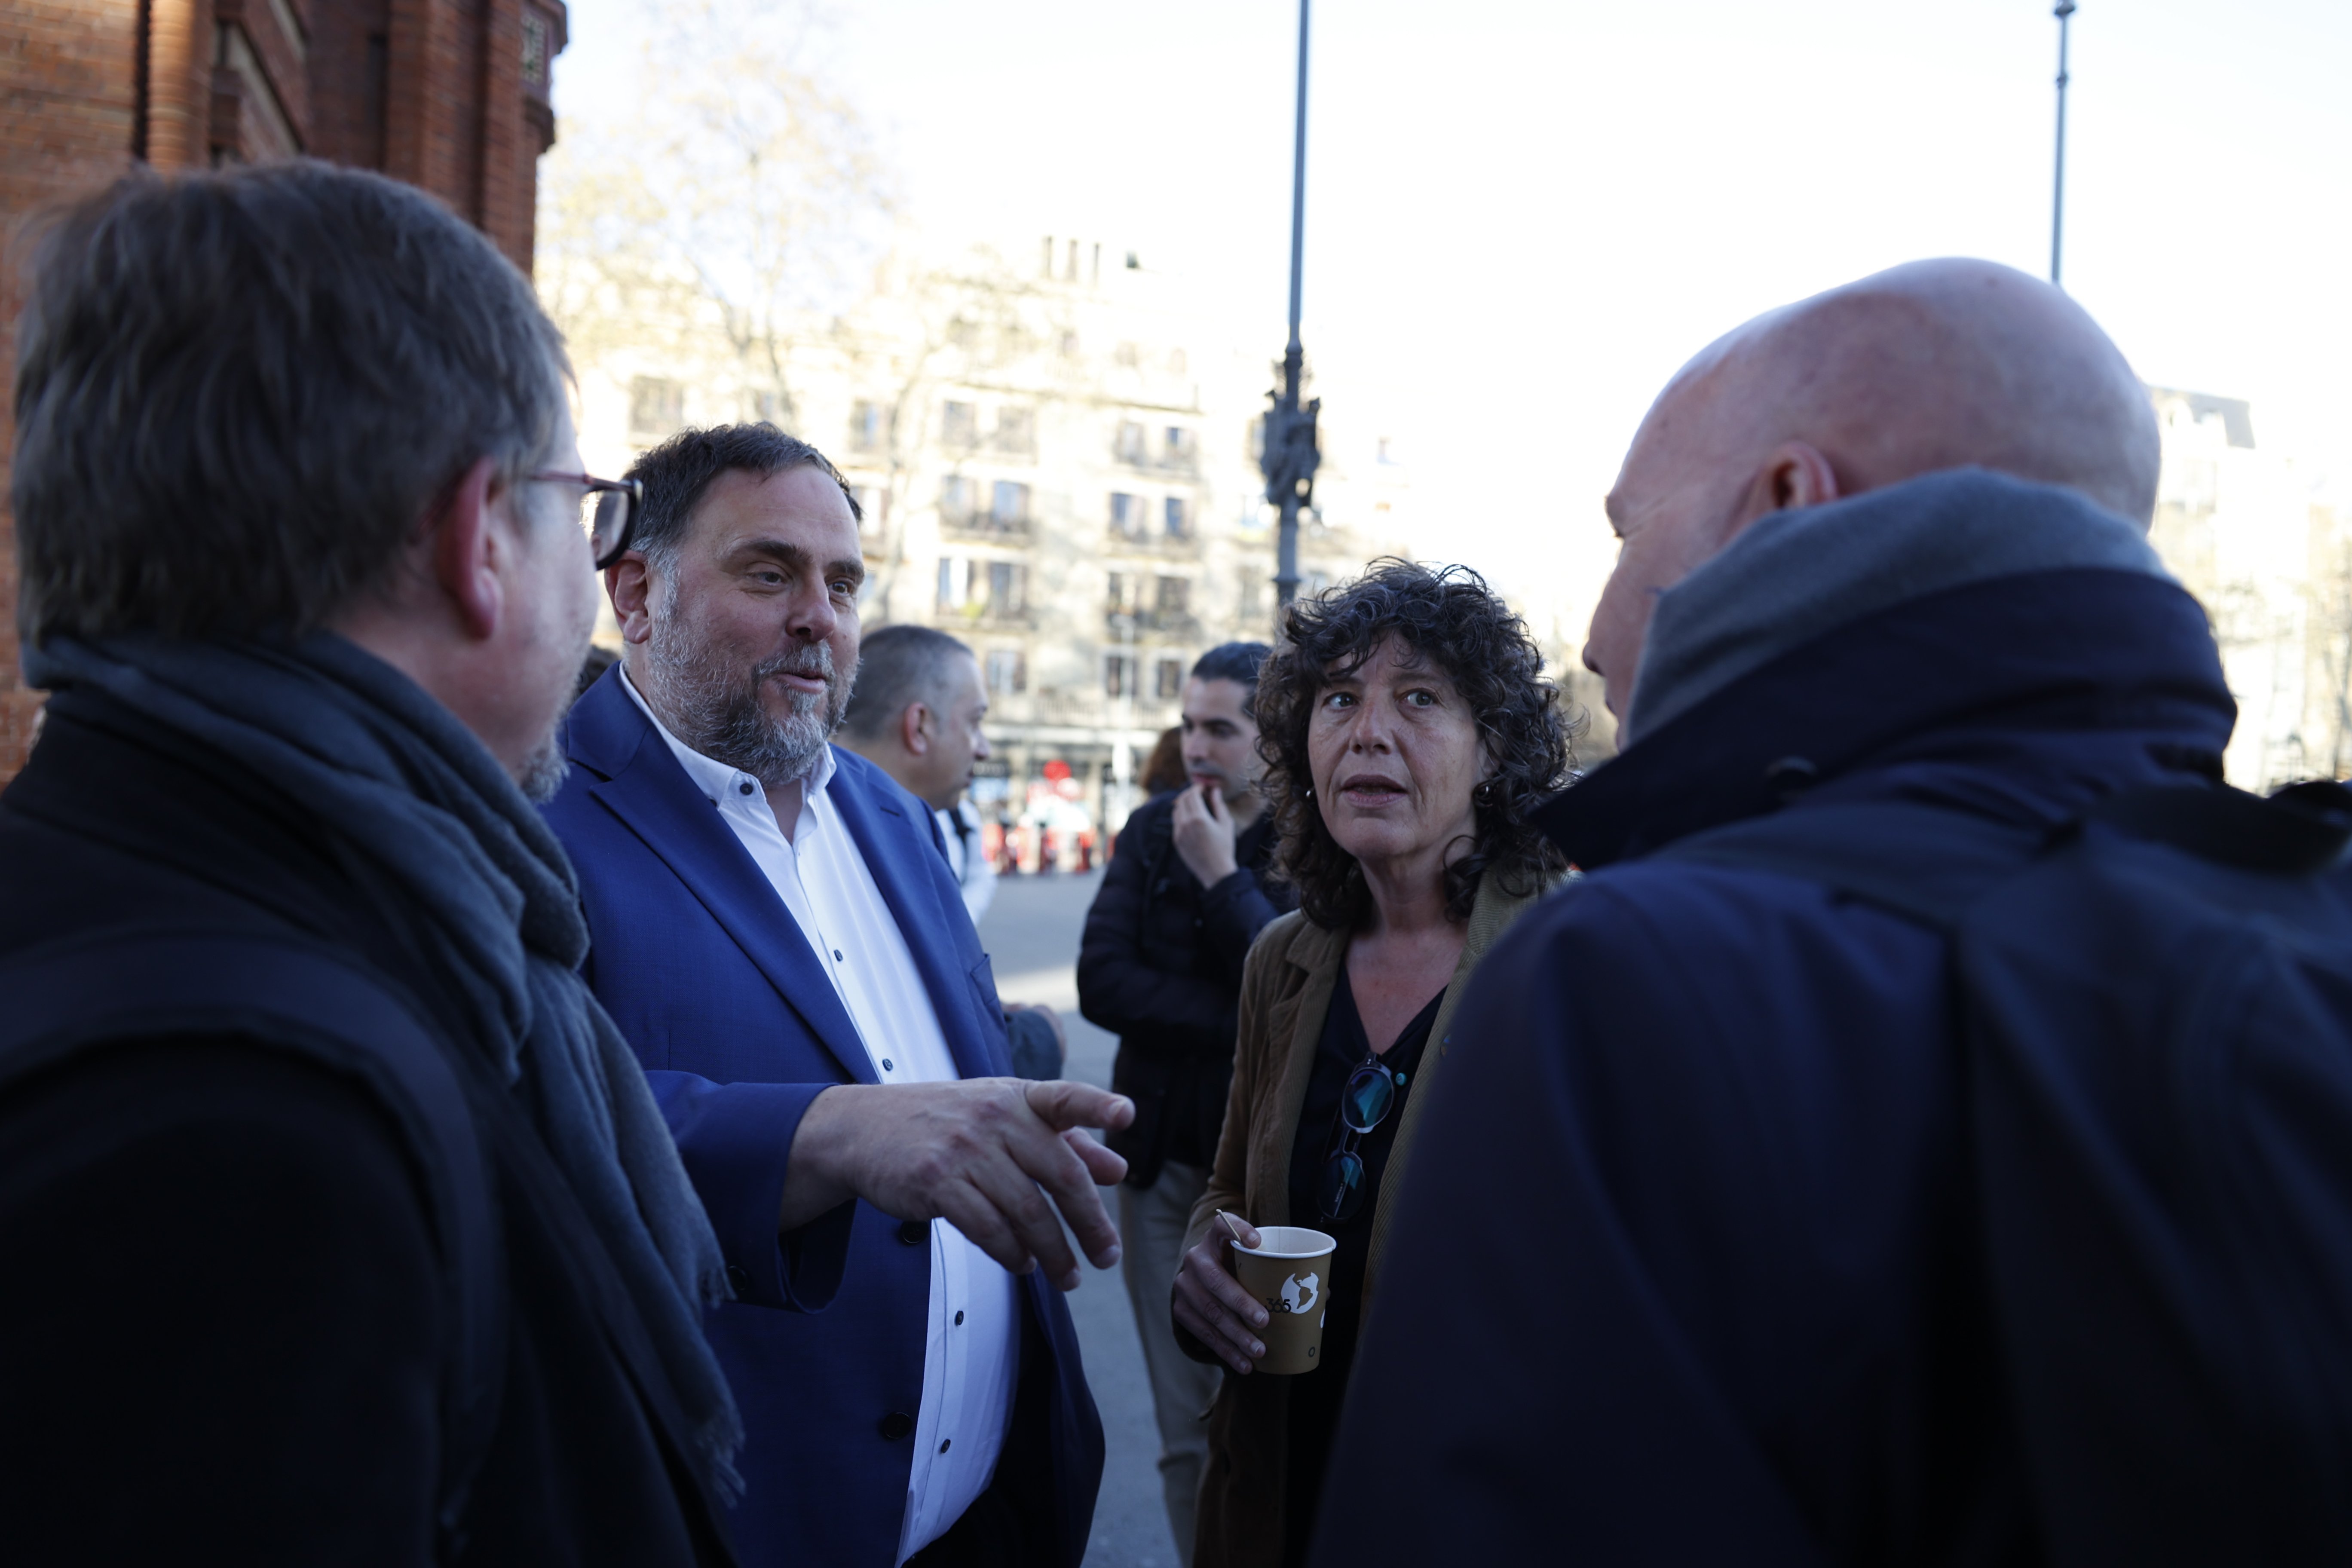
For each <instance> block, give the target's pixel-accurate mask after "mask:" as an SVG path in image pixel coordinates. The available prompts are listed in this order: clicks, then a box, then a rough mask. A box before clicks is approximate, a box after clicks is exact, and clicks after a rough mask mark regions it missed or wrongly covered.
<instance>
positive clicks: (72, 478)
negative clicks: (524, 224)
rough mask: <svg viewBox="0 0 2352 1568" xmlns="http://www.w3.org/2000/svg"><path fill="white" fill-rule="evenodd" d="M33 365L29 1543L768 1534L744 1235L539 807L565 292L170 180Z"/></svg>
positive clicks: (309, 168) (127, 198)
mask: <svg viewBox="0 0 2352 1568" xmlns="http://www.w3.org/2000/svg"><path fill="white" fill-rule="evenodd" d="M17 350H18V366H17V381H16V437H17V440H16V453H15V464H14V471H13V475H12V479H13V494H12V500H13V502H14V507H15V513H16V531H17V545H18V548H19V550H20V552H21V560H22V563H23V577H22V589H21V592H22V597H21V600H20V603H19V606H18V609H19V622H18V624H19V626H21V628H22V630H23V633H24V641H25V674H26V679H27V681H28V682H29V683H30V684H32V685H34V686H37V687H41V688H45V689H47V690H48V691H49V692H50V693H51V697H50V699H49V703H48V708H47V722H46V724H45V727H44V733H43V736H42V739H41V741H40V743H39V744H38V746H37V748H36V749H35V751H34V753H33V755H32V758H31V760H30V762H29V763H28V764H27V765H26V769H25V771H24V772H23V773H21V774H19V775H18V777H17V778H16V781H15V782H14V783H13V784H11V785H10V786H9V788H8V791H7V794H6V795H5V799H0V996H5V998H6V999H7V1002H6V1005H5V1007H4V1008H0V1148H5V1150H6V1151H7V1158H6V1160H5V1163H0V1274H5V1279H6V1280H7V1287H6V1289H0V1519H5V1521H7V1522H6V1526H5V1530H6V1536H7V1548H6V1550H7V1554H8V1556H9V1557H10V1558H11V1560H13V1561H17V1562H26V1563H60V1562H109V1563H134V1562H220V1563H289V1564H290V1563H338V1564H345V1565H350V1564H370V1563H383V1564H387V1565H390V1564H403V1565H406V1564H415V1563H425V1562H427V1561H448V1560H451V1559H454V1558H456V1557H457V1556H458V1555H460V1554H464V1555H466V1556H467V1558H468V1560H469V1561H475V1562H488V1563H525V1562H528V1563H551V1564H594V1563H609V1564H613V1565H614V1568H636V1565H642V1564H656V1563H658V1564H686V1563H723V1562H727V1561H730V1553H729V1551H728V1549H727V1547H726V1545H725V1544H724V1541H723V1531H722V1528H721V1525H720V1522H719V1521H720V1517H721V1515H720V1512H719V1504H720V1502H721V1501H722V1500H724V1498H726V1497H727V1496H729V1495H730V1494H731V1493H732V1492H733V1491H735V1490H736V1489H738V1487H739V1485H740V1482H739V1480H738V1475H739V1471H738V1468H737V1461H736V1455H737V1450H738V1447H739V1446H740V1437H741V1430H742V1428H741V1424H740V1420H739V1418H738V1416H737V1414H736V1405H735V1402H734V1400H733V1399H732V1398H731V1396H730V1394H729V1391H728V1386H727V1383H726V1380H725V1378H724V1377H723V1376H722V1375H721V1373H720V1371H719V1364H718V1363H717V1361H716V1359H715V1358H714V1357H713V1356H712V1354H711V1352H710V1350H709V1346H708V1344H707V1343H706V1342H705V1341H704V1338H703V1333H702V1327H701V1312H702V1310H703V1308H704V1307H705V1306H706V1305H707V1304H708V1303H709V1302H712V1301H714V1300H719V1298H721V1297H723V1296H725V1295H726V1293H727V1291H728V1283H727V1276H726V1269H725V1264H724V1260H723V1258H722V1255H721V1252H720V1247H719V1238H718V1237H716V1236H715V1235H714V1234H713V1232H712V1229H711V1226H710V1223H709V1219H708V1218H706V1217H705V1215H704V1211H703V1207H702V1205H701V1204H699V1203H698V1202H697V1201H696V1197H695V1194H694V1191H693V1189H692V1187H691V1186H690V1185H689V1184H688V1179H687V1173H686V1172H685V1171H684V1170H683V1169H682V1168H681V1167H680V1164H679V1162H678V1158H677V1151H676V1149H675V1147H674V1146H673V1145H672V1143H671V1142H670V1138H669V1135H668V1133H667V1131H666V1129H665V1128H664V1126H663V1124H662V1121H661V1117H660V1114H659V1111H658V1110H657V1108H656V1105H655V1103H654V1100H653V1097H652V1096H651V1095H650V1094H648V1093H647V1092H646V1083H645V1079H644V1078H643V1077H642V1075H640V1073H639V1072H638V1070H637V1068H636V1064H635V1060H634V1059H633V1058H632V1057H631V1056H630V1054H629V1050H628V1047H627V1045H626V1043H625V1041H624V1040H623V1039H622V1038H621V1036H620V1034H619V1032H618V1031H617V1030H616V1029H614V1026H613V1023H612V1020H611V1019H610V1018H609V1017H607V1016H605V1013H604V1009H603V1008H601V1007H600V1006H598V1005H597V1004H596V1002H595V999H594V998H593V996H592V995H590V994H589V993H588V990H587V988H586V986H585V985H584V984H583V983H582V982H581V980H580V978H579V975H578V973H576V970H577V966H578V964H579V963H580V962H581V959H582V956H583V953H584V952H586V950H587V942H588V932H587V929H586V926H585V924H584V923H583V921H582V918H581V914H580V904H579V890H578V887H577V884H576V883H575V882H574V880H573V878H572V868H571V866H570V864H569V862H568V861H567V860H566V859H565V858H564V854H563V851H562V847H560V846H559V845H558V844H557V842H556V839H555V836H554V835H553V834H552V833H551V832H550V831H548V829H547V827H546V826H545V825H544V823H543V822H542V821H541V817H540V816H539V814H538V812H537V811H535V810H534V809H532V805H531V798H532V797H544V796H545V795H547V793H548V792H550V791H551V789H552V788H553V786H554V784H555V782H556V780H557V779H558V778H559V777H560V776H561V773H562V756H561V754H560V753H559V752H557V751H556V749H555V746H554V744H553V736H554V731H555V726H556V723H557V721H558V719H559V718H560V717H561V715H562V712H563V710H564V706H565V704H566V703H567V702H568V701H569V700H570V698H571V694H572V680H573V676H574V672H575V671H576V670H577V669H578V668H579V666H580V660H581V656H582V654H583V652H584V651H585V650H586V647H587V645H588V635H589V632H590V629H591V627H592V626H593V618H594V613H595V598H594V591H595V590H594V582H593V575H592V574H591V572H590V565H589V556H588V549H589V546H588V544H587V542H586V541H585V540H584V539H583V535H582V532H581V530H580V528H579V527H578V526H577V523H576V519H577V517H578V515H579V508H580V506H581V504H582V497H583V489H584V487H585V485H586V479H585V476H583V475H582V474H580V473H579V471H578V470H579V469H580V467H581V463H580V456H579V452H578V449H577V447H576V446H575V444H574V441H573V438H572V422H571V419H570V417H569V416H568V415H567V413H566V408H565V396H564V384H563V382H564V374H565V367H564V360H563V351H562V343H561V341H560V340H559V339H558V337H557V335H556V332H555V330H554V328H553V327H552V326H551V325H550V324H549V322H548V321H547V319H546V317H545V316H544V315H543V314H541V310H540V309H539V306H538V304H537V302H536V301H535V300H533V298H532V296H531V290H530V282H529V281H528V280H527V279H524V278H523V277H522V276H521V274H520V273H519V272H517V271H516V270H515V269H514V268H513V267H511V266H510V265H509V264H508V263H507V262H506V261H505V260H504V259H503V258H501V257H500V256H499V254H498V252H497V251H496V250H495V249H494V248H493V247H491V246H490V244H489V242H488V241H487V240H486V239H484V238H483V237H481V236H480V235H479V234H478V233H477V232H476V231H475V230H473V229H472V228H469V227H468V226H467V225H466V224H464V223H463V222H461V221H460V220H459V219H458V218H457V217H456V216H454V215H452V214H451V213H449V212H448V211H447V210H446V208H444V207H442V206H440V205H438V204H436V202H434V201H433V200H432V199H431V198H430V197H427V196H425V195H422V194H420V193H418V192H416V191H415V190H413V189H410V188H409V187H406V186H404V185H399V184H394V183H392V182H390V181H388V180H384V179H382V178H379V177H377V176H374V175H372V174H359V173H354V172H351V171H342V170H332V169H329V168H327V167H326V166H324V165H321V164H316V163H286V164H278V165H275V166H271V167H268V168H257V169H242V170H236V171H232V172H224V173H219V174H193V175H187V176H183V177H178V178H174V179H172V180H168V181H166V180H160V179H156V178H153V177H152V176H142V177H138V178H133V179H130V180H126V181H124V182H122V183H121V184H119V185H117V186H115V187H114V188H113V189H111V190H110V191H108V192H106V193H105V194H103V195H100V196H98V197H95V198H93V199H92V200H90V201H89V202H88V203H86V204H85V205H82V206H80V207H79V208H78V209H76V210H74V211H72V212H70V213H68V214H67V215H66V216H65V217H64V219H63V221H62V223H61V224H60V225H59V226H58V227H57V228H56V229H55V230H54V231H53V232H52V233H51V235H50V236H49V237H48V238H47V242H46V244H45V245H44V247H43V248H42V250H41V253H40V257H39V260H38V263H37V267H36V268H35V272H34V276H33V279H32V284H31V289H30V293H29V302H28V304H27V307H26V313H25V316H24V319H23V321H22V324H21V327H20V330H19V335H18V337H17ZM804 1304H806V1305H809V1306H816V1305H820V1304H822V1302H821V1299H820V1298H819V1297H818V1296H816V1295H814V1294H812V1296H811V1297H810V1298H809V1300H807V1301H806V1302H805V1303H804Z"/></svg>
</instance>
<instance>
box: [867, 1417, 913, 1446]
mask: <svg viewBox="0 0 2352 1568" xmlns="http://www.w3.org/2000/svg"><path fill="white" fill-rule="evenodd" d="M914 1429H915V1418H914V1417H913V1416H911V1415H908V1414H907V1413H906V1412H905V1411H903V1410H893V1411H892V1412H890V1414H889V1415H885V1416H884V1417H882V1419H881V1420H880V1421H879V1422H878V1423H877V1424H876V1426H875V1430H877V1431H878V1432H880V1433H881V1434H882V1440H883V1441H884V1442H885V1443H895V1442H897V1441H898V1439H899V1438H901V1437H903V1436H906V1435H907V1434H908V1433H909V1432H912V1431H913V1430H914Z"/></svg>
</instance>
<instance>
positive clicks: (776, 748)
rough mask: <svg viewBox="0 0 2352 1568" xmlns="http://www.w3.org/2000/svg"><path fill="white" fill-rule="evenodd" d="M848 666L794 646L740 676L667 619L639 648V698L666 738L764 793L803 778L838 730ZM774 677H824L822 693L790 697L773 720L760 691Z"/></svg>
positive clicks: (828, 652)
mask: <svg viewBox="0 0 2352 1568" xmlns="http://www.w3.org/2000/svg"><path fill="white" fill-rule="evenodd" d="M779 675H804V676H805V675H814V676H820V677H822V678H823V679H824V694H823V695H822V696H819V695H817V694H816V693H814V692H797V691H796V692H793V694H792V697H791V704H792V707H791V711H790V712H789V713H787V714H786V715H785V716H784V717H783V718H782V719H777V718H773V717H772V716H771V715H770V714H769V712H768V710H767V705H766V704H765V703H764V702H762V701H761V692H762V691H763V690H764V689H765V688H766V686H767V684H768V682H769V681H770V680H772V679H774V678H775V677H776V676H779ZM854 675H856V666H855V665H854V664H853V665H852V666H851V667H850V668H848V669H846V670H836V669H835V668H834V667H833V649H832V648H831V647H828V646H827V645H825V644H824V643H821V642H819V643H801V644H798V645H796V646H795V647H793V648H792V649H791V650H789V651H788V652H784V653H780V654H777V655H775V656H773V657H772V658H765V659H762V660H761V661H760V662H759V663H758V664H756V665H754V666H752V667H751V671H750V673H749V675H748V676H745V675H740V674H738V673H736V672H735V671H733V670H730V669H729V668H727V667H725V666H723V665H721V664H720V663H719V661H718V660H717V659H715V658H712V657H711V656H710V652H709V649H708V648H707V647H704V646H702V645H701V644H699V643H695V642H692V641H690V640H689V639H688V637H687V636H686V635H685V633H684V631H683V629H682V628H681V627H679V626H678V624H677V621H676V620H675V619H674V618H673V617H671V616H661V617H660V618H658V619H656V621H655V623H654V633H653V637H652V638H651V639H650V640H649V641H648V642H647V643H646V694H645V695H646V701H648V702H650V703H651V704H652V705H653V709H654V711H655V712H656V713H658V714H660V715H661V716H662V722H664V723H665V724H667V725H668V726H669V729H670V733H671V734H673V735H676V736H677V738H678V739H679V740H681V741H683V742H686V743H687V745H688V746H689V747H691V748H692V749H694V750H695V751H698V752H701V753H702V754H703V755H704V756H706V757H709V758H710V759H711V760H712V761H714V762H720V763H726V764H727V765H728V766H729V767H730V768H736V769H739V770H740V771H741V772H744V773H750V774H751V776H752V777H753V778H755V779H758V780H759V781H760V783H761V785H762V786H764V787H766V788H768V789H774V788H776V787H777V786H778V785H779V784H789V783H791V782H792V781H793V780H794V779H800V778H806V777H807V776H808V775H809V773H810V772H811V771H812V770H814V768H815V766H816V762H817V758H818V757H819V756H820V755H822V754H823V753H824V747H825V742H827V741H829V740H831V739H832V738H833V732H834V731H835V730H836V729H838V728H839V727H840V725H841V715H842V710H844V709H845V708H846V707H847V706H848V705H849V686H850V679H851V677H853V676H854Z"/></svg>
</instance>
